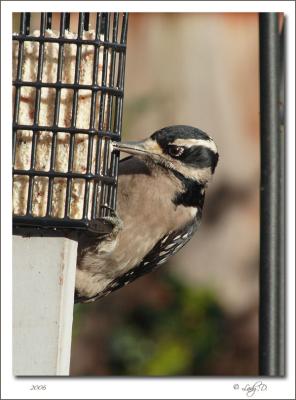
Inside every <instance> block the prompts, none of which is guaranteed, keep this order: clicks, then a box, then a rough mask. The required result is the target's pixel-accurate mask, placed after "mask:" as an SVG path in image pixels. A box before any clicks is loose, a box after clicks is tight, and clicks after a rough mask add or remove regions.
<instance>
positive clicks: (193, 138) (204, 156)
mask: <svg viewBox="0 0 296 400" xmlns="http://www.w3.org/2000/svg"><path fill="white" fill-rule="evenodd" d="M112 145H113V148H114V149H117V150H120V151H123V152H125V153H129V154H133V155H134V156H136V157H139V158H141V159H143V160H144V161H146V162H147V163H150V164H151V163H154V164H157V165H159V166H161V167H163V168H165V169H167V170H169V171H171V172H172V173H174V174H175V175H176V174H180V175H181V176H182V177H184V178H186V179H190V180H192V181H196V182H199V183H200V184H206V183H207V182H208V181H209V180H210V178H211V176H212V175H213V173H214V171H215V168H216V165H217V163H218V158H219V155H218V151H217V147H216V145H215V143H214V141H213V139H212V138H211V137H210V136H208V135H207V134H206V133H204V132H203V131H201V130H200V129H197V128H194V127H191V126H186V125H175V126H170V127H166V128H163V129H160V130H158V131H156V132H155V133H153V134H152V135H151V136H150V137H149V138H148V139H145V140H142V141H139V142H113V143H112Z"/></svg>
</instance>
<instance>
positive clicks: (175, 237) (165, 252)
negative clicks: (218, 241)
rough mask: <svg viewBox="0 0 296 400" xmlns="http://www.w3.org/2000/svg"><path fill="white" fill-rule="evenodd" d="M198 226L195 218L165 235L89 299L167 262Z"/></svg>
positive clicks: (110, 290) (117, 287)
mask: <svg viewBox="0 0 296 400" xmlns="http://www.w3.org/2000/svg"><path fill="white" fill-rule="evenodd" d="M197 226H198V223H197V221H196V220H195V221H194V222H193V223H192V224H190V225H187V226H186V227H184V228H183V229H182V230H180V231H174V232H172V233H170V234H168V235H166V236H164V237H163V238H162V239H161V240H160V241H159V242H158V243H157V244H156V245H155V246H154V247H153V249H152V250H151V251H150V252H149V253H148V254H147V255H146V257H145V258H144V259H143V260H142V261H141V262H140V264H138V265H137V266H136V267H134V268H132V269H130V270H129V271H127V272H125V273H124V274H123V275H121V276H119V277H117V278H116V279H114V280H113V281H112V282H110V283H109V284H108V286H107V287H106V288H105V289H104V290H103V291H102V292H100V293H98V294H97V295H96V296H94V297H93V298H91V299H88V300H89V301H95V300H97V299H99V298H101V297H104V296H106V295H107V294H109V293H111V292H113V291H114V290H117V289H120V288H121V287H123V286H125V285H128V284H129V283H131V282H133V281H134V280H135V279H137V278H139V277H140V276H143V275H145V274H147V273H148V272H151V271H154V270H156V269H157V268H158V267H159V266H160V265H161V264H163V263H165V262H166V261H167V260H168V259H169V258H170V257H171V256H172V255H174V254H176V253H177V252H178V251H179V250H180V249H181V248H182V247H183V246H184V245H185V244H186V243H187V242H188V241H189V240H190V239H191V237H192V235H193V234H194V232H195V231H196V229H197Z"/></svg>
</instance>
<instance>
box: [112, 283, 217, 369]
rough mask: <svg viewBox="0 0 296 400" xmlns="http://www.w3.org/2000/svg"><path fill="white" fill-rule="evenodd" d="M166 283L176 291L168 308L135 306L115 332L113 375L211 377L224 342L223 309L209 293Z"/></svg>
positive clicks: (113, 336) (113, 335)
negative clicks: (212, 361)
mask: <svg viewBox="0 0 296 400" xmlns="http://www.w3.org/2000/svg"><path fill="white" fill-rule="evenodd" d="M167 279H169V284H170V286H171V289H172V292H173V293H175V295H174V296H173V297H172V298H171V301H170V302H169V304H168V305H167V307H165V308H163V309H159V308H154V307H151V306H148V305H143V304H142V305H140V306H138V307H135V308H134V309H133V310H131V312H130V314H129V315H126V318H125V321H124V323H123V324H122V325H121V326H119V327H117V329H115V330H114V331H113V333H112V334H111V336H110V338H109V343H108V347H109V348H108V350H107V351H108V354H109V357H110V364H111V365H110V369H111V370H112V374H114V375H154V376H155V375H195V374H197V373H207V363H208V362H209V360H210V359H211V358H212V357H213V356H214V354H215V350H214V349H215V348H217V345H218V343H219V341H220V340H221V334H222V331H223V315H222V311H221V310H220V308H219V306H218V303H217V302H216V299H215V297H214V295H213V294H212V293H211V292H210V291H208V290H206V289H204V288H202V289H198V290H196V289H195V290H194V289H191V288H188V287H187V286H183V285H182V284H181V283H180V282H179V281H177V280H175V279H173V278H172V277H170V278H167Z"/></svg>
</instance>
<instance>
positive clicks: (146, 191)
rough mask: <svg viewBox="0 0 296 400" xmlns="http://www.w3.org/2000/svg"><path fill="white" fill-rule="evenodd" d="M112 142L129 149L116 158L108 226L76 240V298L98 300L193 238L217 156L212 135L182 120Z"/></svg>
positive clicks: (117, 148) (117, 146)
mask: <svg viewBox="0 0 296 400" xmlns="http://www.w3.org/2000/svg"><path fill="white" fill-rule="evenodd" d="M112 146H113V150H114V151H122V152H125V153H128V154H130V156H129V157H127V158H124V159H122V160H121V161H120V162H119V173H118V194H117V211H116V214H114V215H113V216H111V217H107V219H108V218H109V222H110V223H112V226H113V229H112V231H111V233H110V234H108V235H106V236H105V237H103V238H94V239H93V240H90V239H89V238H84V239H83V238H82V239H81V240H79V242H78V261H77V272H76V286H75V301H76V302H83V303H85V302H91V301H95V300H97V299H99V298H101V297H103V296H106V295H107V294H109V293H111V292H113V291H114V290H117V289H119V288H121V287H123V286H125V285H127V284H129V283H130V282H132V281H134V280H135V279H137V278H138V277H140V276H142V275H144V274H146V273H148V272H150V271H153V270H155V269H156V268H158V267H159V266H160V265H161V264H163V263H165V262H166V261H167V260H168V258H169V257H171V256H172V255H174V254H175V253H177V251H179V250H180V249H181V248H182V247H183V246H184V245H185V244H186V243H187V242H188V241H189V240H190V238H191V237H192V235H193V234H194V233H195V231H196V230H197V228H198V225H199V223H200V221H201V216H202V209H203V204H204V197H205V189H206V187H207V185H208V182H209V181H210V179H211V177H212V175H213V174H214V171H215V168H216V165H217V163H218V158H219V155H218V152H217V147H216V145H215V143H214V141H213V139H212V138H211V137H210V136H208V135H207V134H206V133H205V132H203V131H201V130H200V129H197V128H194V127H191V126H186V125H176V126H170V127H166V128H163V129H160V130H158V131H157V132H155V133H153V134H152V135H151V136H150V137H149V138H148V139H145V140H143V141H139V142H125V143H124V142H113V143H112Z"/></svg>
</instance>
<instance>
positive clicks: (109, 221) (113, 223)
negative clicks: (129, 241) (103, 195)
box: [101, 208, 123, 239]
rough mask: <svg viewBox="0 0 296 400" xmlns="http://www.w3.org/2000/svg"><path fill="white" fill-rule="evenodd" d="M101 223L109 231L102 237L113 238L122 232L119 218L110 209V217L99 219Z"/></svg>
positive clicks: (121, 223)
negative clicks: (106, 226) (107, 227)
mask: <svg viewBox="0 0 296 400" xmlns="http://www.w3.org/2000/svg"><path fill="white" fill-rule="evenodd" d="M101 220H102V222H103V223H106V225H108V226H109V227H110V228H111V230H110V231H109V232H108V233H106V234H105V235H103V237H110V238H112V239H113V238H114V237H116V236H117V235H118V233H119V232H120V231H121V230H122V228H123V222H122V220H121V219H120V217H119V216H118V215H117V213H116V211H114V210H113V209H111V208H110V215H109V216H106V217H102V218H101Z"/></svg>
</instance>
